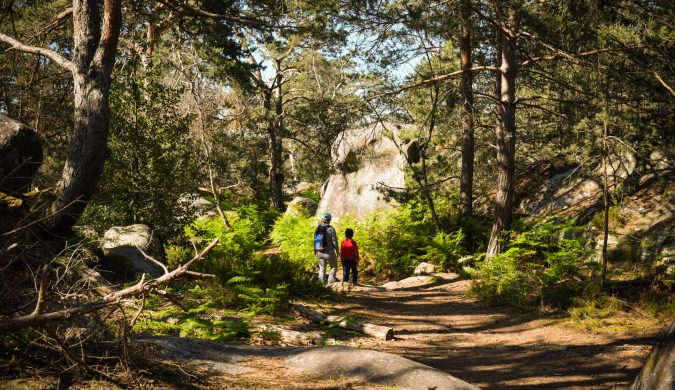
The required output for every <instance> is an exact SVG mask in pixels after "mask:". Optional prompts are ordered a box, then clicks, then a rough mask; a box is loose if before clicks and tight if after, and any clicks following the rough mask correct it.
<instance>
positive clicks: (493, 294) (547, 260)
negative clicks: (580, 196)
mask: <svg viewBox="0 0 675 390" xmlns="http://www.w3.org/2000/svg"><path fill="white" fill-rule="evenodd" d="M580 229H582V228H580V227H576V226H574V221H573V220H570V221H563V222H555V221H548V222H543V223H540V224H537V225H532V226H524V228H523V229H522V231H520V232H517V231H514V232H511V234H512V235H514V236H515V237H513V238H512V240H511V241H510V243H509V244H508V247H507V249H506V251H504V252H503V253H501V254H499V255H497V256H494V257H493V258H492V259H487V260H483V261H481V262H479V263H478V270H477V272H476V274H475V280H474V282H473V285H472V287H471V290H470V292H471V293H472V294H473V295H476V296H478V297H480V298H482V299H486V300H489V301H494V302H503V301H506V302H509V303H512V304H524V305H532V304H534V303H537V302H539V303H541V304H544V303H551V304H565V305H566V304H568V303H569V299H570V298H571V297H572V296H574V295H576V294H578V293H579V292H580V291H581V290H582V289H583V288H584V286H585V285H586V284H585V283H589V282H588V281H589V280H590V281H592V279H589V276H592V275H593V274H594V271H595V270H596V268H597V262H595V261H593V259H592V253H593V252H592V250H591V249H589V248H588V246H587V245H586V240H585V239H584V238H583V237H581V236H580V235H578V234H577V233H579V230H580ZM584 280H586V281H587V282H584Z"/></svg>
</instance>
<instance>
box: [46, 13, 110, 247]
mask: <svg viewBox="0 0 675 390" xmlns="http://www.w3.org/2000/svg"><path fill="white" fill-rule="evenodd" d="M102 5H103V7H102V8H101V3H100V2H99V1H96V0H75V1H73V31H74V54H73V64H74V68H73V87H74V88H73V89H74V94H75V96H74V103H75V104H74V106H75V111H74V114H73V115H74V129H73V138H72V141H71V143H70V147H69V149H68V157H67V159H66V163H65V165H64V167H63V172H62V174H61V179H60V180H59V182H58V183H57V185H56V200H55V201H54V202H53V203H52V205H51V207H50V212H51V213H53V215H54V218H53V219H52V220H51V223H50V225H49V226H48V228H49V230H50V231H51V232H52V233H54V234H63V233H64V232H66V231H68V230H69V229H70V228H71V227H72V226H73V225H74V224H75V222H76V221H77V219H78V218H79V216H80V215H81V214H82V213H83V212H84V209H85V207H86V206H87V202H88V201H89V199H90V198H91V196H92V194H93V193H94V190H95V189H96V184H97V183H98V180H99V178H100V176H101V172H102V171H103V165H104V163H105V160H106V158H107V157H108V155H109V153H110V152H109V149H108V125H109V123H110V105H109V96H110V83H111V73H112V68H113V64H114V62H115V51H116V49H117V42H118V39H119V33H120V26H121V19H122V15H121V13H122V11H121V0H105V1H104V2H103V4H102Z"/></svg>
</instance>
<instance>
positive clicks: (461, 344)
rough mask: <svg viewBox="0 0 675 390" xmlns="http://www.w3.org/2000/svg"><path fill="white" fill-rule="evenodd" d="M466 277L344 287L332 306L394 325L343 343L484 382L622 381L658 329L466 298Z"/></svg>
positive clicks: (606, 385)
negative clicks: (595, 322) (616, 326)
mask: <svg viewBox="0 0 675 390" xmlns="http://www.w3.org/2000/svg"><path fill="white" fill-rule="evenodd" d="M469 284H470V281H469V280H466V279H462V278H459V277H458V276H457V275H453V274H445V278H444V279H442V280H440V282H438V283H435V285H433V286H431V287H417V288H409V289H401V290H393V291H369V292H358V293H350V295H349V296H348V297H347V298H346V299H345V300H344V301H343V302H342V303H340V304H338V305H336V306H335V311H334V313H337V314H350V315H355V316H357V317H358V318H360V319H362V320H367V321H368V322H371V323H375V324H378V325H386V326H390V327H393V328H394V329H395V332H396V338H395V339H394V340H393V341H380V340H376V339H372V338H358V339H352V340H350V341H349V342H348V345H353V346H359V347H363V348H371V349H376V350H378V351H383V352H389V353H394V354H397V355H400V356H403V357H406V358H408V359H411V360H414V361H417V362H420V363H423V364H426V365H429V366H431V367H434V368H437V369H439V370H441V371H445V372H447V373H449V374H451V375H453V376H455V377H458V378H460V379H463V380H465V381H467V382H469V383H471V384H474V385H477V386H479V387H480V388H483V389H570V388H571V389H574V388H583V389H621V388H627V387H629V385H630V383H631V382H632V381H633V379H634V378H635V377H636V376H637V374H638V372H639V370H640V368H641V367H642V365H643V363H644V361H645V360H646V357H647V355H648V354H649V351H650V350H651V344H652V342H653V340H654V336H655V335H656V333H657V332H658V330H659V328H658V324H655V323H650V324H647V323H645V324H639V323H634V325H637V326H633V327H630V326H629V327H627V328H624V329H622V330H620V331H619V330H613V331H609V330H608V329H605V331H602V332H600V331H595V332H589V331H585V330H582V329H579V328H577V327H574V326H572V325H570V323H569V321H565V320H564V318H561V316H560V315H557V316H556V315H542V314H538V313H532V312H531V311H520V310H518V309H515V308H512V307H503V306H490V305H486V304H482V303H480V302H477V301H475V300H472V299H469V298H467V297H466V292H467V289H468V287H469ZM628 321H629V322H632V321H631V320H630V319H628Z"/></svg>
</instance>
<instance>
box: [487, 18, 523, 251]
mask: <svg viewBox="0 0 675 390" xmlns="http://www.w3.org/2000/svg"><path fill="white" fill-rule="evenodd" d="M500 24H501V27H502V30H503V33H502V37H501V40H502V44H501V49H502V50H501V51H502V53H501V54H502V55H501V59H502V63H501V66H500V70H499V73H500V88H499V89H500V91H499V94H498V95H497V99H499V105H498V107H499V123H498V126H497V163H498V164H499V167H498V169H499V176H498V178H497V194H496V197H495V222H494V224H493V225H492V233H491V235H490V242H489V244H488V247H487V253H486V254H485V256H486V258H488V259H489V258H491V257H493V256H494V255H496V254H498V253H500V252H501V250H502V242H501V240H500V239H501V238H502V232H504V231H505V230H509V229H510V228H511V219H512V213H513V199H514V184H515V160H516V104H515V98H516V72H517V66H518V63H517V62H516V47H517V46H516V44H517V42H516V40H517V34H518V20H517V16H516V11H515V10H514V9H513V8H510V9H509V11H508V17H507V19H506V20H501V21H500Z"/></svg>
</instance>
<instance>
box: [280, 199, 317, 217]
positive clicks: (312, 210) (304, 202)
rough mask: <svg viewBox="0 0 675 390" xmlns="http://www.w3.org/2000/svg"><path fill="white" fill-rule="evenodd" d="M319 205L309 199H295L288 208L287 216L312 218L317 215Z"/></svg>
mask: <svg viewBox="0 0 675 390" xmlns="http://www.w3.org/2000/svg"><path fill="white" fill-rule="evenodd" d="M318 207H319V205H318V204H317V203H316V202H315V201H313V200H312V199H309V198H303V197H301V196H298V197H296V198H294V199H293V200H292V201H291V202H290V203H289V204H288V207H287V208H286V214H293V215H302V216H310V215H314V214H316V209H317V208H318Z"/></svg>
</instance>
